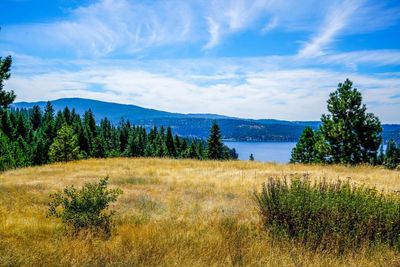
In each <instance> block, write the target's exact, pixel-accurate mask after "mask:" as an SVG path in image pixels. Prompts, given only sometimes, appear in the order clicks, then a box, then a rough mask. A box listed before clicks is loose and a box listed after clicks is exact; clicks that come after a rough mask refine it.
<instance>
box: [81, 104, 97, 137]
mask: <svg viewBox="0 0 400 267" xmlns="http://www.w3.org/2000/svg"><path fill="white" fill-rule="evenodd" d="M84 125H85V127H87V129H88V130H89V131H90V134H91V136H93V137H96V136H97V129H96V120H95V119H94V115H93V112H92V110H91V109H89V110H88V111H86V112H85V115H84Z"/></svg>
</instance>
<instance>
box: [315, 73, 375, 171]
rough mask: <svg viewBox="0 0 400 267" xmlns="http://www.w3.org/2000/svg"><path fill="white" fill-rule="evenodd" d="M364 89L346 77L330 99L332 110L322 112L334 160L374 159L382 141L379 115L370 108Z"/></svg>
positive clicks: (370, 160) (323, 129)
mask: <svg viewBox="0 0 400 267" xmlns="http://www.w3.org/2000/svg"><path fill="white" fill-rule="evenodd" d="M366 110H367V108H366V106H365V105H364V104H362V96H361V93H360V92H359V91H358V90H357V89H355V88H353V83H352V82H351V81H350V80H349V79H346V80H345V82H344V83H340V84H339V85H338V88H337V90H336V91H335V92H333V93H331V94H330V96H329V100H328V111H329V113H330V114H328V115H322V118H321V121H322V125H321V131H322V133H323V135H324V138H325V140H326V142H327V143H328V144H329V147H330V156H331V158H332V161H333V162H334V163H347V164H357V163H362V162H364V163H370V162H373V161H374V160H375V159H376V156H377V150H378V148H379V146H380V144H381V142H382V137H381V132H382V127H381V123H380V121H379V119H378V118H377V117H376V116H375V115H374V114H372V113H367V112H366Z"/></svg>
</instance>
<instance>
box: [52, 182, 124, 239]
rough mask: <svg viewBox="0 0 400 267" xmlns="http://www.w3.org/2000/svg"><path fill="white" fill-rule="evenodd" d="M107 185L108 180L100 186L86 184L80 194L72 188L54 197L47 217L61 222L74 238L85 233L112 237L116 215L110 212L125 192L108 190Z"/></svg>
mask: <svg viewBox="0 0 400 267" xmlns="http://www.w3.org/2000/svg"><path fill="white" fill-rule="evenodd" d="M107 185H108V178H104V179H101V180H100V182H99V183H87V184H85V185H84V186H83V187H82V189H80V190H77V189H76V188H75V187H74V186H69V187H66V188H65V189H64V191H63V192H58V193H55V194H52V195H51V198H52V200H51V202H50V203H49V210H48V215H49V216H54V217H56V218H60V219H61V221H62V223H63V224H65V226H66V228H67V230H68V231H69V232H70V233H72V234H73V235H76V234H78V233H79V232H82V231H84V232H86V233H87V232H90V233H93V234H95V235H103V236H106V237H108V236H110V234H111V230H112V217H113V215H114V211H107V209H108V207H109V205H110V203H112V202H115V201H116V200H117V198H118V196H119V195H120V194H122V191H121V190H120V189H107Z"/></svg>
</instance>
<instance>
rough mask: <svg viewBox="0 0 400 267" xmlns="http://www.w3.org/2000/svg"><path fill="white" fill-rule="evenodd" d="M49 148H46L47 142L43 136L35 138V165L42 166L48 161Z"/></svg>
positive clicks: (33, 159) (33, 161)
mask: <svg viewBox="0 0 400 267" xmlns="http://www.w3.org/2000/svg"><path fill="white" fill-rule="evenodd" d="M47 151H48V150H47V148H46V141H45V139H44V138H43V135H42V134H41V133H40V134H37V135H36V136H35V141H34V145H33V153H32V154H33V158H32V163H33V164H34V165H41V164H45V163H47V161H48V155H47V154H48V153H47Z"/></svg>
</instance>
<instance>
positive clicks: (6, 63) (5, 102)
mask: <svg viewBox="0 0 400 267" xmlns="http://www.w3.org/2000/svg"><path fill="white" fill-rule="evenodd" d="M11 64H12V58H11V56H7V57H6V58H4V59H2V58H1V57H0V112H2V110H3V109H7V108H8V106H9V105H10V104H11V103H12V102H14V100H15V94H14V91H10V92H6V91H4V81H5V80H8V79H9V78H10V76H11V74H10V69H11Z"/></svg>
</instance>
